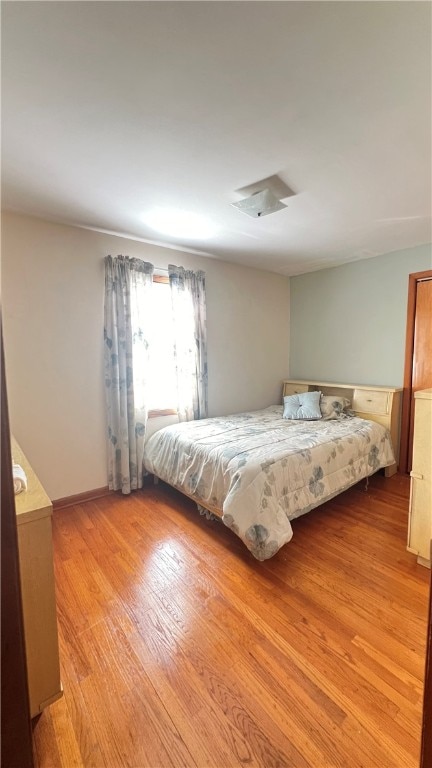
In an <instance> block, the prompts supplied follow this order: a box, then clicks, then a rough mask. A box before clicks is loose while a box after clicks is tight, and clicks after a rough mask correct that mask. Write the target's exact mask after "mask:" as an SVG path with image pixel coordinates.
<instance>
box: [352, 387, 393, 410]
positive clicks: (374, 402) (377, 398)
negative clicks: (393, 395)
mask: <svg viewBox="0 0 432 768" xmlns="http://www.w3.org/2000/svg"><path fill="white" fill-rule="evenodd" d="M352 407H353V410H354V411H360V412H361V413H388V408H389V393H388V392H379V391H377V390H374V389H355V390H354V396H353V403H352Z"/></svg>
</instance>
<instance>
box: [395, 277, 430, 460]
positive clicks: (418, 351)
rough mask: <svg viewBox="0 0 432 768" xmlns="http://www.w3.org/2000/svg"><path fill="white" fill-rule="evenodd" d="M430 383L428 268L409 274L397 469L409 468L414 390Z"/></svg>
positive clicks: (423, 387)
mask: <svg viewBox="0 0 432 768" xmlns="http://www.w3.org/2000/svg"><path fill="white" fill-rule="evenodd" d="M428 387H432V270H428V271H427V272H416V273H414V274H412V275H410V276H409V287H408V313H407V333H406V344H405V374H404V392H403V401H402V423H401V446H400V461H399V471H400V472H410V471H411V468H412V444H413V429H414V392H417V390H418V389H427V388H428Z"/></svg>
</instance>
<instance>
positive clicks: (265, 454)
mask: <svg viewBox="0 0 432 768" xmlns="http://www.w3.org/2000/svg"><path fill="white" fill-rule="evenodd" d="M394 460H395V459H394V455H393V449H392V445H391V439H390V434H389V432H388V431H387V430H386V429H385V428H384V427H382V426H381V425H379V424H376V423H374V422H372V421H366V420H365V419H359V418H356V417H354V418H344V419H335V420H332V421H320V420H318V421H290V420H287V419H283V418H282V407H281V406H270V407H269V408H266V409H264V410H262V411H254V412H251V413H240V414H235V415H233V416H223V417H218V418H212V419H203V420H200V421H189V422H183V423H182V424H175V425H173V426H170V427H165V428H164V429H161V430H160V431H158V432H156V433H155V434H154V435H152V436H151V438H150V439H149V440H148V442H147V445H146V447H145V451H144V465H145V468H146V469H147V470H148V471H149V472H152V473H153V474H155V475H157V476H158V477H160V478H161V479H162V480H165V481H166V482H167V483H169V484H170V485H173V486H174V487H176V488H178V489H179V490H182V491H185V492H186V493H188V494H190V495H193V497H194V499H195V500H196V501H197V503H198V504H202V505H203V506H205V505H206V504H209V505H212V506H215V507H217V508H218V509H220V510H221V511H222V513H223V517H222V520H223V522H224V523H225V525H227V526H228V527H229V528H231V530H233V531H234V532H235V533H236V534H237V535H238V536H239V537H240V538H241V539H242V541H243V542H244V543H245V544H246V546H247V547H248V549H249V550H250V551H251V552H252V554H253V555H254V557H256V558H257V559H258V560H266V559H268V558H270V557H272V556H273V555H274V554H275V553H276V552H277V551H278V550H279V549H280V547H282V546H283V544H285V543H286V542H288V541H290V539H291V538H292V535H293V531H292V527H291V523H290V520H293V519H294V518H296V517H299V516H300V515H303V514H305V513H306V512H309V511H310V510H311V509H313V508H314V507H317V506H318V505H319V504H322V503H323V502H325V501H327V500H328V499H331V498H332V497H333V496H335V495H336V494H338V493H340V492H341V491H343V490H345V489H346V488H349V486H351V485H353V484H354V483H357V482H358V481H359V480H361V479H362V478H364V477H366V476H368V475H371V474H373V473H374V472H376V471H377V470H378V469H380V468H381V467H385V466H388V465H390V464H393V462H394Z"/></svg>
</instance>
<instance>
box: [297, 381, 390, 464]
mask: <svg viewBox="0 0 432 768" xmlns="http://www.w3.org/2000/svg"><path fill="white" fill-rule="evenodd" d="M317 390H320V391H321V392H322V393H323V395H340V396H343V397H346V398H347V399H348V400H350V401H351V409H352V410H353V411H355V413H356V415H357V416H360V418H362V419H369V420H370V421H376V422H378V424H382V425H383V426H384V427H387V429H388V430H389V432H390V435H391V439H392V443H393V451H394V454H395V457H396V463H395V464H392V465H391V466H390V467H386V468H385V470H384V473H385V476H386V477H391V476H392V475H394V474H395V473H396V472H397V464H398V461H399V442H400V415H401V405H402V389H401V388H399V387H373V386H366V385H365V386H363V385H361V384H336V383H335V384H334V383H333V382H329V381H303V380H300V379H287V380H286V381H284V382H283V389H282V394H283V395H297V394H299V393H300V392H314V391H317Z"/></svg>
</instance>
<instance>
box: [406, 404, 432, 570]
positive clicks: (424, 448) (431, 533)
mask: <svg viewBox="0 0 432 768" xmlns="http://www.w3.org/2000/svg"><path fill="white" fill-rule="evenodd" d="M410 474H411V494H410V508H409V521H408V547H407V548H408V550H409V551H410V552H413V553H414V554H415V555H417V562H418V563H420V564H421V565H426V566H427V567H428V568H430V567H431V539H432V482H431V474H432V389H422V390H419V391H418V392H415V393H414V440H413V461H412V470H411V473H410Z"/></svg>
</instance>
